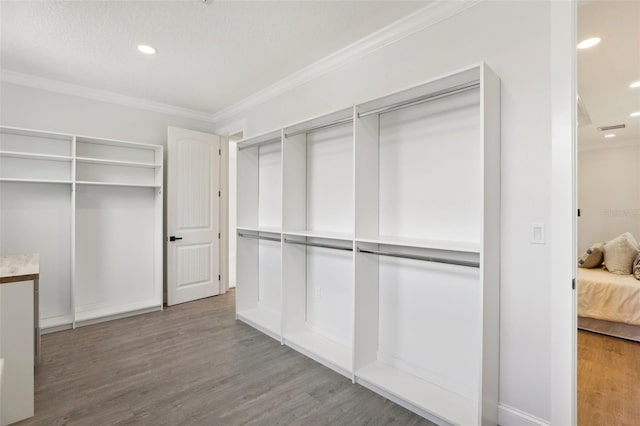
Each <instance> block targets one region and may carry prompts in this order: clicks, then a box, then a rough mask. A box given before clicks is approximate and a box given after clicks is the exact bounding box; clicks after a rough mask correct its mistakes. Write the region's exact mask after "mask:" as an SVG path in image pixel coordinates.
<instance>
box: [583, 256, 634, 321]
mask: <svg viewBox="0 0 640 426" xmlns="http://www.w3.org/2000/svg"><path fill="white" fill-rule="evenodd" d="M578 316H579V317H583V318H595V319H598V320H605V321H612V322H617V323H625V324H632V325H636V326H640V280H637V279H636V278H635V277H634V276H633V275H616V274H612V273H611V272H609V271H607V270H606V269H599V268H596V269H584V268H578Z"/></svg>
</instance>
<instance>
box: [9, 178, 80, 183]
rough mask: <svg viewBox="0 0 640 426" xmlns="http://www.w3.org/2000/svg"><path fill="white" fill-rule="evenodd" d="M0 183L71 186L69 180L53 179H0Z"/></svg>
mask: <svg viewBox="0 0 640 426" xmlns="http://www.w3.org/2000/svg"><path fill="white" fill-rule="evenodd" d="M0 182H22V183H62V184H71V183H73V182H72V181H70V180H55V179H20V178H0Z"/></svg>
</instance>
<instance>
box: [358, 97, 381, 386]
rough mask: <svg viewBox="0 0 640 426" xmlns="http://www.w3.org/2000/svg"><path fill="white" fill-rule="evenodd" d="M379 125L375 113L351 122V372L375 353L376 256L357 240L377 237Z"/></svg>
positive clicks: (376, 316) (368, 360)
mask: <svg viewBox="0 0 640 426" xmlns="http://www.w3.org/2000/svg"><path fill="white" fill-rule="evenodd" d="M379 125H380V119H379V117H378V115H377V114H373V115H369V116H367V117H363V118H358V110H357V108H355V120H354V136H355V146H354V151H355V153H354V175H355V198H354V200H355V229H356V243H354V275H355V320H354V328H355V333H354V354H353V357H354V361H353V365H354V370H355V373H356V374H357V372H358V369H360V368H362V367H364V366H366V365H368V364H370V363H372V362H374V361H375V360H376V358H377V351H378V305H379V300H378V298H379V288H378V270H379V268H378V257H377V256H371V255H365V254H360V253H358V252H357V246H358V244H357V239H358V238H361V237H368V238H377V236H378V194H379V191H378V181H379V175H378V173H379V169H378V164H379V153H380V151H379V147H378V138H379V131H378V130H379Z"/></svg>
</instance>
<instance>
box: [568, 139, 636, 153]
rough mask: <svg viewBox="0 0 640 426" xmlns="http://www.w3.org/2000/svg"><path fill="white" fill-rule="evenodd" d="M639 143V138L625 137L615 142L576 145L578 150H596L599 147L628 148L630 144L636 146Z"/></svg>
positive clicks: (599, 148)
mask: <svg viewBox="0 0 640 426" xmlns="http://www.w3.org/2000/svg"><path fill="white" fill-rule="evenodd" d="M638 145H640V140H638V139H636V140H633V139H626V140H620V141H615V142H608V141H607V142H604V141H603V142H602V143H598V144H587V145H582V146H580V145H578V151H579V152H582V151H597V150H601V149H616V148H628V147H630V146H638Z"/></svg>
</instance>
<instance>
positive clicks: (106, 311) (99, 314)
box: [75, 299, 162, 325]
mask: <svg viewBox="0 0 640 426" xmlns="http://www.w3.org/2000/svg"><path fill="white" fill-rule="evenodd" d="M153 308H156V309H157V310H161V309H162V302H160V301H159V300H157V299H152V300H145V301H142V302H135V303H129V304H126V305H119V306H109V307H105V308H98V309H92V310H86V311H79V312H76V314H75V316H76V323H81V322H84V321H90V320H95V319H100V318H106V317H110V316H114V315H120V314H124V313H130V312H135V311H142V310H147V309H153ZM78 325H81V324H78Z"/></svg>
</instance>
